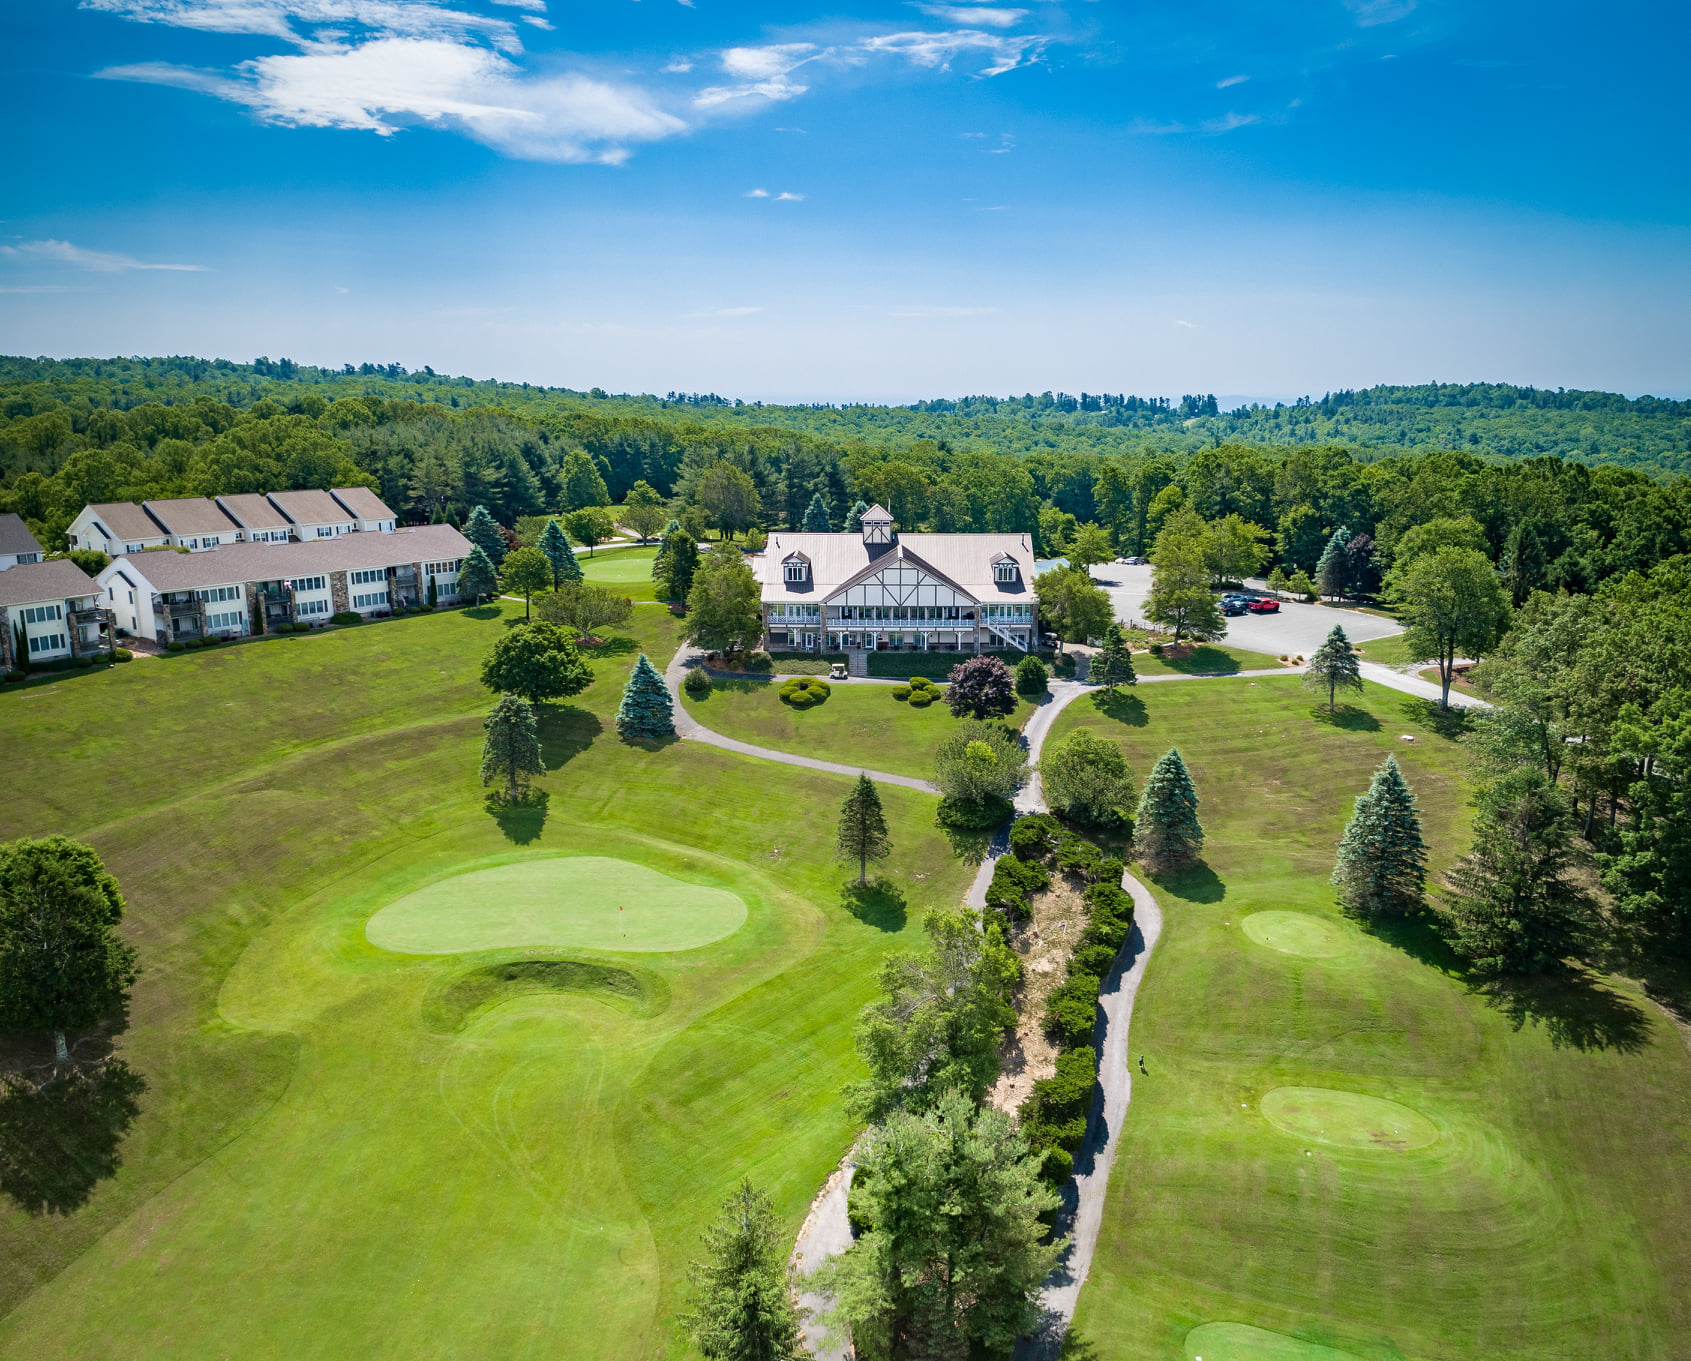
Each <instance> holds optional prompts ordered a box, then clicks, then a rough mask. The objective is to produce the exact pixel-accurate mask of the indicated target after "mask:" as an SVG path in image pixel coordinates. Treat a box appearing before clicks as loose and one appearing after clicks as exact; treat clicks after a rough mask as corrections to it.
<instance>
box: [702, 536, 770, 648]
mask: <svg viewBox="0 0 1691 1361" xmlns="http://www.w3.org/2000/svg"><path fill="white" fill-rule="evenodd" d="M762 634H763V606H762V590H761V588H760V587H759V586H758V583H757V578H756V577H755V576H754V575H753V574H752V569H751V567H750V566H748V565H747V563H746V559H745V556H744V555H743V554H741V553H740V552H738V551H736V550H735V549H733V548H731V547H730V546H729V545H728V544H718V545H716V546H715V547H713V548H712V549H711V550H710V551H709V552H707V553H703V554H700V556H699V566H698V570H697V571H696V572H695V573H694V575H693V586H692V589H691V590H690V591H688V592H687V623H686V627H685V630H684V634H683V636H684V637H685V638H686V640H687V641H688V642H692V643H697V644H698V645H699V646H700V647H702V648H705V649H707V650H709V651H724V652H726V651H730V650H732V649H733V648H734V646H735V645H736V644H738V645H739V646H741V647H753V646H755V645H756V643H757V640H758V639H759V638H760V637H761V636H762Z"/></svg>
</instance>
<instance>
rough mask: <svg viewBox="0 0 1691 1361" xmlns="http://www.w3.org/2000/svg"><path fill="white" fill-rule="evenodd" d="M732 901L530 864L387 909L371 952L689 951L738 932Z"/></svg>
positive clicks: (592, 866) (497, 869)
mask: <svg viewBox="0 0 1691 1361" xmlns="http://www.w3.org/2000/svg"><path fill="white" fill-rule="evenodd" d="M745 920H746V905H745V903H743V902H742V901H741V900H740V899H739V898H737V897H735V896H734V894H732V893H728V892H726V891H725V890H723V889H719V888H705V887H703V886H702V885H699V884H689V883H687V882H686V881H684V880H681V879H672V878H670V877H669V875H667V874H660V873H658V871H657V870H653V869H647V868H646V867H645V866H644V865H636V864H633V863H631V862H630V861H627V860H611V859H607V858H606V857H604V856H598V855H565V856H530V857H528V858H526V859H523V860H517V861H513V862H511V863H510V864H505V865H496V866H494V867H493V868H491V869H483V870H473V871H471V872H470V873H467V874H459V875H454V876H453V877H451V878H449V879H441V880H439V881H437V882H435V883H432V884H430V885H428V886H427V887H426V888H420V889H418V890H417V891H416V892H415V893H408V894H406V895H405V897H403V898H401V899H399V900H398V901H397V902H392V903H389V904H388V905H387V906H386V907H384V908H383V909H382V910H381V911H380V912H378V913H376V914H375V916H373V917H371V918H370V920H369V921H368V922H367V923H366V924H365V927H364V935H365V938H366V939H368V940H369V942H370V944H372V945H374V946H376V947H378V948H379V949H383V950H392V951H394V952H395V953H397V954H407V955H456V954H465V953H467V952H469V951H471V950H500V949H511V948H518V947H522V948H528V947H539V948H547V947H553V948H558V947H567V948H572V949H589V950H634V951H641V952H650V951H658V950H691V949H694V948H696V947H698V946H700V945H707V944H709V943H710V942H711V941H713V940H720V939H721V938H722V937H723V936H726V935H728V934H729V933H730V932H732V931H736V930H738V929H739V927H740V925H741V924H742V923H743V922H744V921H745Z"/></svg>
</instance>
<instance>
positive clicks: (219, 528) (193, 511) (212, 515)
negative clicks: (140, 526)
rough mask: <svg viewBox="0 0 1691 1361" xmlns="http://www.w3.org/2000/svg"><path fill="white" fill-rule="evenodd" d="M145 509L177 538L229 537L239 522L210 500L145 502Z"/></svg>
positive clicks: (176, 498) (191, 499)
mask: <svg viewBox="0 0 1691 1361" xmlns="http://www.w3.org/2000/svg"><path fill="white" fill-rule="evenodd" d="M141 505H142V508H143V509H145V510H146V512H147V514H149V515H151V516H152V517H153V519H155V520H157V521H158V522H159V523H160V524H161V525H163V526H164V527H165V528H166V529H168V530H169V531H170V532H171V533H172V534H173V535H176V536H178V537H180V536H181V535H183V534H226V533H228V532H229V531H230V530H232V529H234V528H235V522H234V521H233V520H231V519H230V518H229V517H228V516H227V515H225V514H224V513H223V509H222V507H220V506H219V505H218V504H217V502H215V501H213V500H212V499H211V498H210V497H207V496H178V497H175V498H173V499H172V500H168V501H143V502H142V503H141Z"/></svg>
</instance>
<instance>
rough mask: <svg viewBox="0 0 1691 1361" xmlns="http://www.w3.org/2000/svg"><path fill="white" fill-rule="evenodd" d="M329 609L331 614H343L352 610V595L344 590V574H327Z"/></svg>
mask: <svg viewBox="0 0 1691 1361" xmlns="http://www.w3.org/2000/svg"><path fill="white" fill-rule="evenodd" d="M329 608H330V612H331V613H333V614H345V613H346V612H347V611H349V610H350V609H351V608H352V595H351V593H350V592H349V591H348V590H347V588H346V573H345V572H330V573H329Z"/></svg>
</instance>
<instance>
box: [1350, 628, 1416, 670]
mask: <svg viewBox="0 0 1691 1361" xmlns="http://www.w3.org/2000/svg"><path fill="white" fill-rule="evenodd" d="M1408 636H1409V635H1408V634H1405V633H1393V634H1391V635H1390V636H1388V637H1385V638H1375V639H1372V640H1370V641H1369V642H1366V643H1358V644H1357V646H1358V647H1359V648H1361V649H1362V659H1363V660H1364V661H1369V662H1379V663H1380V665H1382V666H1407V665H1408V664H1409V663H1410V662H1418V661H1420V660H1421V658H1419V657H1412V656H1410V655H1409V649H1408V648H1407V647H1405V646H1404V644H1403V640H1404V639H1405V638H1407V637H1408Z"/></svg>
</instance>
